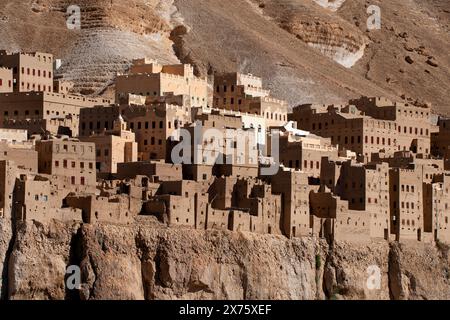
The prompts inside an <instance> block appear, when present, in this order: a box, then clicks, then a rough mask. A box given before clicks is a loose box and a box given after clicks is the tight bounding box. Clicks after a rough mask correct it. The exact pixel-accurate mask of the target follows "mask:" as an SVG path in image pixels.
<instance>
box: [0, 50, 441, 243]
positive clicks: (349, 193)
mask: <svg viewBox="0 0 450 320" xmlns="http://www.w3.org/2000/svg"><path fill="white" fill-rule="evenodd" d="M56 67H57V60H56V59H55V58H54V57H53V55H51V54H48V53H40V52H35V53H9V52H7V51H4V50H2V51H0V218H2V219H9V220H12V221H31V220H34V221H38V222H42V223H46V222H48V221H50V220H52V219H55V220H59V221H63V222H70V221H78V222H82V223H86V224H96V223H112V224H133V223H134V222H135V219H136V218H137V217H138V216H140V217H153V219H155V218H156V219H157V220H158V221H160V222H161V223H163V224H165V225H167V226H171V227H185V228H193V229H218V230H230V231H239V232H253V233H260V234H273V235H281V236H285V237H288V238H295V237H310V236H314V237H320V238H324V239H326V240H328V241H330V242H331V241H333V240H341V241H349V242H360V241H370V240H376V239H378V240H383V239H384V240H386V241H417V242H427V243H433V242H443V243H450V224H449V217H450V209H449V208H448V206H449V203H450V194H449V188H450V149H449V146H450V119H445V118H442V117H437V116H435V115H434V114H433V113H432V109H431V105H429V104H419V103H415V102H414V101H409V100H403V101H391V100H389V99H387V98H384V97H355V98H354V99H351V100H350V101H347V102H345V103H342V104H323V105H313V104H308V105H299V106H295V107H294V108H290V106H289V105H288V103H287V102H285V101H283V100H281V99H282V98H283V97H273V96H272V95H271V92H270V90H267V89H265V88H264V86H263V80H262V79H261V78H259V77H257V76H255V75H252V74H242V73H238V72H231V73H227V74H215V75H212V76H211V77H208V78H202V77H199V76H197V75H196V73H195V72H194V67H193V66H191V65H189V64H174V65H162V64H159V63H158V62H157V61H154V60H149V59H146V58H143V59H138V60H134V61H133V62H132V65H131V67H130V68H129V70H128V72H127V73H126V74H118V75H117V77H116V79H115V83H114V89H115V94H114V99H106V98H103V97H96V98H93V97H88V96H83V95H80V94H74V93H72V92H73V90H72V88H73V84H72V83H71V82H70V81H67V80H65V79H63V78H57V77H55V68H56ZM292 90H295V88H292Z"/></svg>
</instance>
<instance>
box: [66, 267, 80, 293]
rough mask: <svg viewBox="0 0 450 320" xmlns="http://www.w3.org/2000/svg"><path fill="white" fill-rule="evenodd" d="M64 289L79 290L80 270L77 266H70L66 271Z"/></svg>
mask: <svg viewBox="0 0 450 320" xmlns="http://www.w3.org/2000/svg"><path fill="white" fill-rule="evenodd" d="M66 276H67V277H66V288H67V289H68V290H80V289H81V270H80V267H79V266H76V265H71V266H69V267H67V270H66Z"/></svg>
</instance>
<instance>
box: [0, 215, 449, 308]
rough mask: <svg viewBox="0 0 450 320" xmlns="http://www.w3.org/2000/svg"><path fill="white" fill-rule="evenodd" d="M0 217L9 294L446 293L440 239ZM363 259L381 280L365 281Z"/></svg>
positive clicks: (380, 295) (132, 296)
mask: <svg viewBox="0 0 450 320" xmlns="http://www.w3.org/2000/svg"><path fill="white" fill-rule="evenodd" d="M0 225H1V233H0V237H1V241H0V257H1V260H0V266H1V264H2V263H3V270H4V273H3V277H4V281H3V284H2V292H3V293H4V294H6V293H7V295H6V296H5V297H4V298H6V297H7V298H9V299H327V298H329V299H449V298H450V281H449V273H448V268H449V260H448V256H447V254H446V249H445V248H443V247H440V248H438V247H435V246H431V245H417V244H401V245H399V244H390V245H389V244H388V243H385V242H378V243H377V242H373V243H361V244H349V243H335V244H333V245H332V246H329V245H328V244H327V243H324V242H322V241H319V240H317V239H311V238H304V239H294V240H288V239H286V238H284V237H277V236H269V235H264V236H263V235H257V234H248V233H245V234H243V233H231V232H221V231H194V230H190V229H179V228H167V227H164V226H161V225H159V224H157V223H149V222H146V221H144V220H143V221H140V222H139V225H136V226H134V227H126V226H115V225H99V226H92V225H81V226H80V225H78V224H73V225H66V224H61V223H58V222H53V223H51V224H49V225H42V224H39V223H36V222H30V223H25V224H20V225H19V226H18V227H17V232H16V233H15V236H14V237H13V233H12V232H10V231H8V226H9V224H8V223H6V222H5V221H2V222H1V223H0ZM8 247H10V249H9V250H8ZM68 265H79V266H80V267H81V275H82V283H83V284H82V287H81V289H80V290H79V291H78V292H70V291H67V290H65V276H66V275H65V271H66V268H67V266H68ZM373 265H376V266H378V267H379V269H380V272H381V287H380V289H375V290H369V288H368V286H367V279H368V278H369V276H370V274H368V272H367V268H368V267H370V266H373ZM5 269H6V270H7V271H6V272H5Z"/></svg>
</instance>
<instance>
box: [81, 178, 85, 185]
mask: <svg viewBox="0 0 450 320" xmlns="http://www.w3.org/2000/svg"><path fill="white" fill-rule="evenodd" d="M80 184H81V185H82V186H84V184H85V179H84V177H81V179H80Z"/></svg>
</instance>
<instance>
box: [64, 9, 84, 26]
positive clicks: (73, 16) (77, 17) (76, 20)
mask: <svg viewBox="0 0 450 320" xmlns="http://www.w3.org/2000/svg"><path fill="white" fill-rule="evenodd" d="M67 14H68V15H69V17H68V18H67V21H66V25H67V28H68V29H69V30H80V29H81V9H80V7H79V6H77V5H71V6H69V7H68V8H67Z"/></svg>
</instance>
